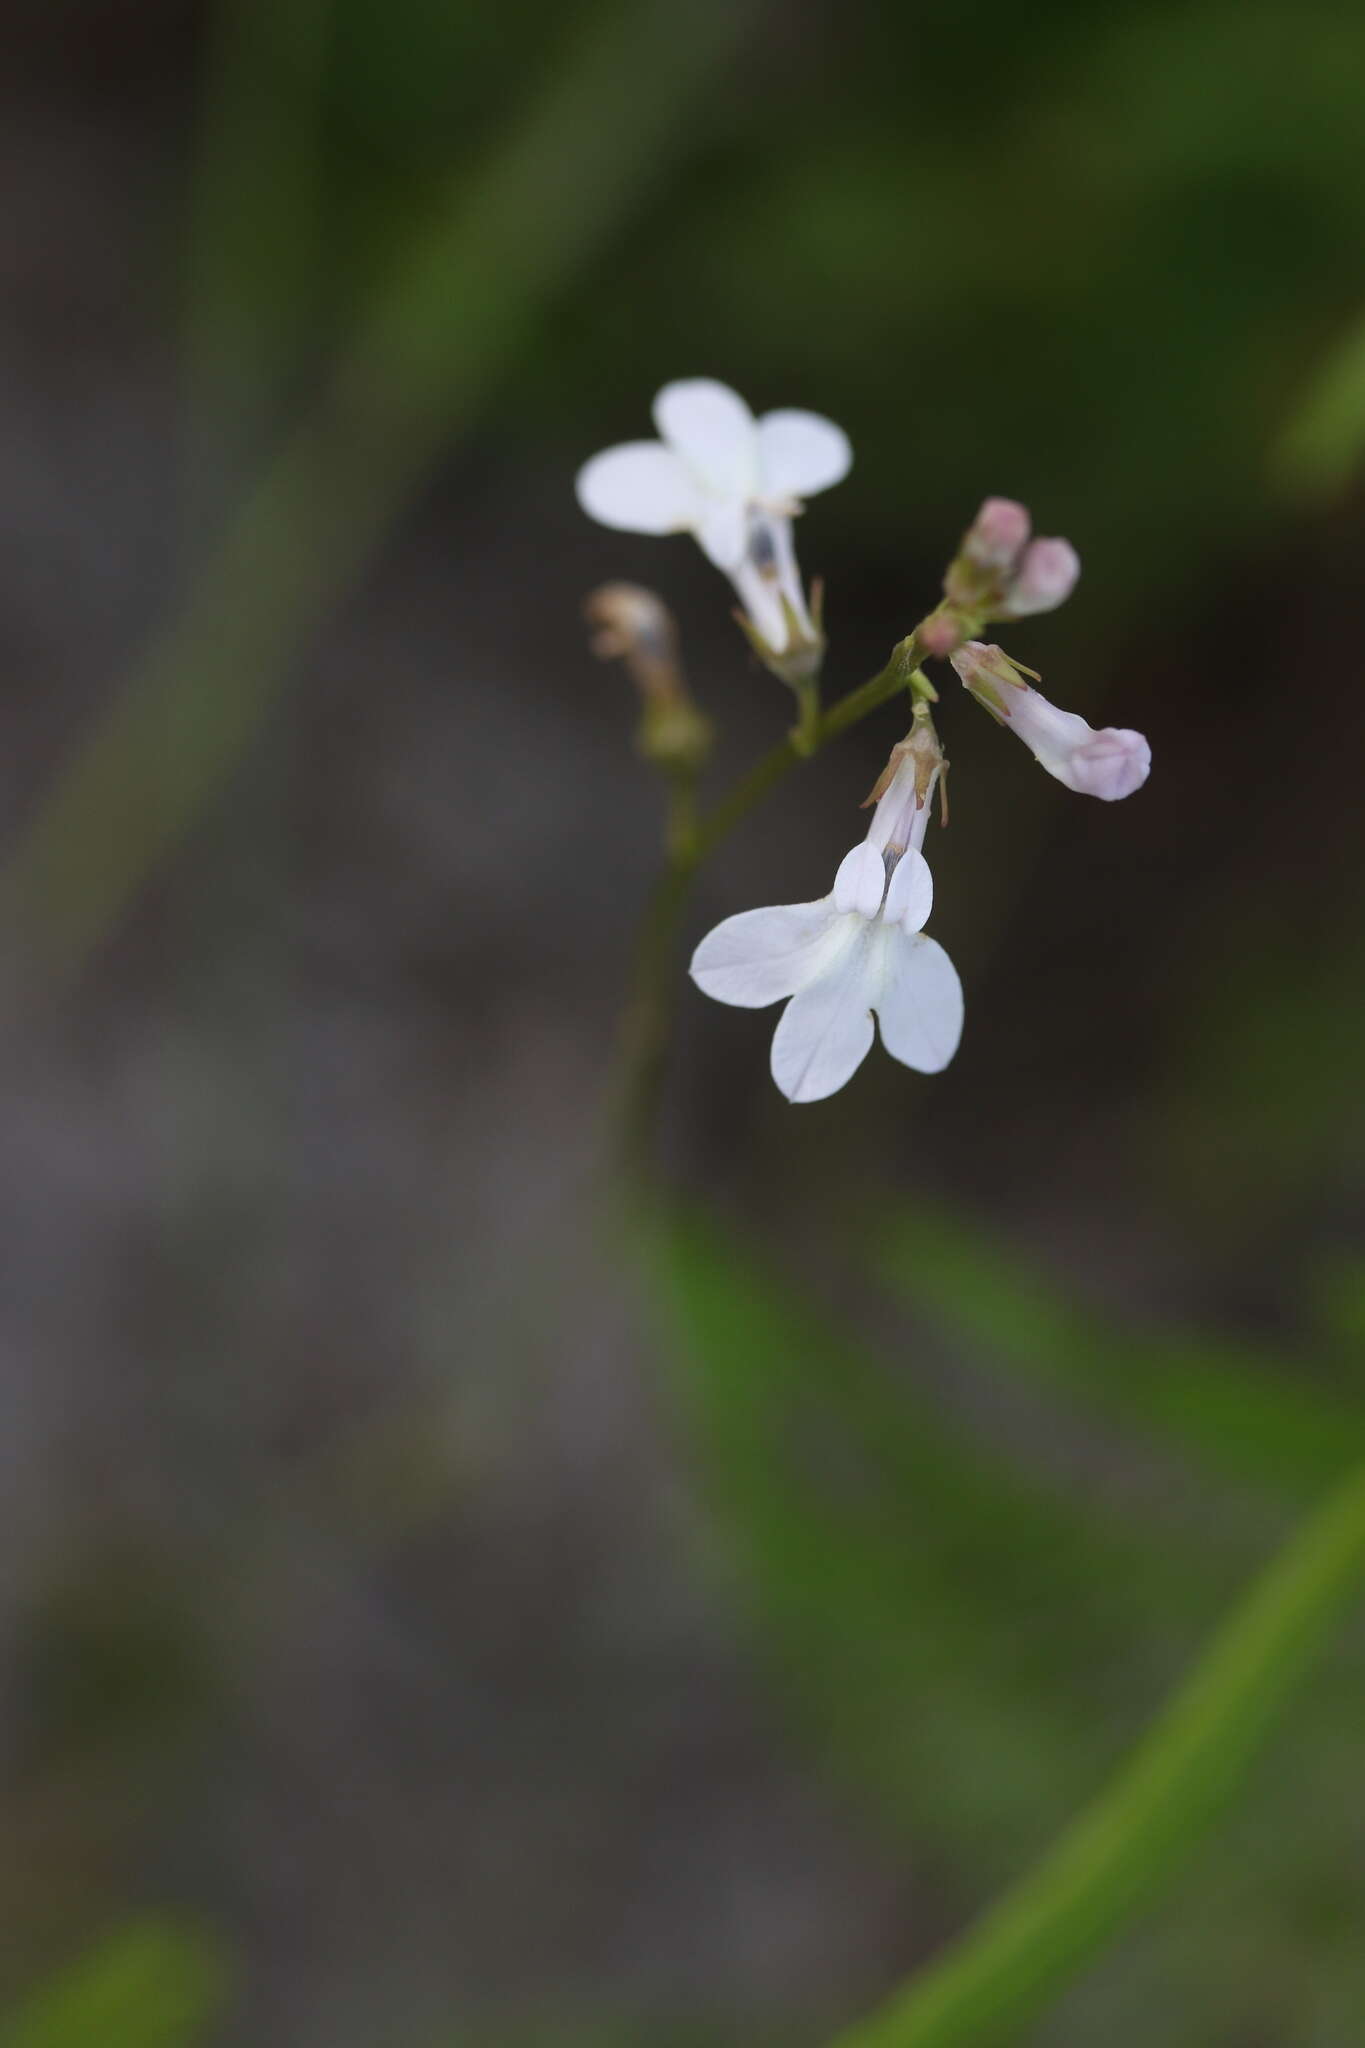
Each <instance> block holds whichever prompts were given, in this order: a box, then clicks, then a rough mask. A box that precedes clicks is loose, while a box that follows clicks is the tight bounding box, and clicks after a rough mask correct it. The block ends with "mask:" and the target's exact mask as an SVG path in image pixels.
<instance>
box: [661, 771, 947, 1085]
mask: <svg viewBox="0 0 1365 2048" xmlns="http://www.w3.org/2000/svg"><path fill="white" fill-rule="evenodd" d="M932 797H933V790H932V787H931V788H930V789H929V790H928V791H926V793H925V800H924V802H923V803H922V804H920V803H919V802H918V801H917V797H916V791H915V765H914V763H913V761H911V760H902V762H901V764H900V766H899V767H898V768H897V770H896V772H895V774H894V776H893V777H892V780H891V783H890V786H889V787H888V789H887V791H886V794H885V795H884V796H883V797H882V799H881V801H880V802H879V803H878V805H877V808H876V811H875V813H874V814H873V819H872V824H871V827H870V828H869V831H868V835H867V838H866V839H865V840H864V841H863V843H862V844H861V845H860V846H855V847H854V848H853V850H852V852H851V853H848V854H845V856H844V858H843V860H842V861H841V862H840V864H839V872H838V873H837V874H836V876H835V878H834V887H833V889H832V890H831V892H830V894H829V895H828V896H825V897H822V898H821V900H820V901H819V902H818V903H787V904H780V905H778V906H776V907H775V908H773V909H771V910H745V911H741V912H740V914H739V915H738V916H737V917H727V918H726V919H725V921H724V923H723V924H718V925H717V926H716V928H715V930H714V931H712V932H708V933H707V935H706V937H705V938H704V939H703V940H702V942H701V944H700V945H699V946H698V948H697V950H696V952H695V953H694V954H693V956H692V979H693V980H694V981H695V982H696V984H697V987H698V988H699V989H701V990H702V992H703V994H705V995H708V996H714V997H715V998H716V1000H717V1001H718V1002H722V1003H735V1004H737V1005H739V1006H740V1007H741V1008H743V1009H750V1010H757V1009H762V1008H763V1007H764V1006H765V1005H766V1004H768V1003H776V1002H779V1001H781V999H782V998H783V997H784V996H790V998H791V1001H790V1002H789V1003H788V1004H787V1007H786V1009H785V1010H784V1011H783V1012H782V1015H781V1017H780V1018H779V1019H778V1024H777V1029H776V1031H775V1032H774V1033H773V1049H772V1073H773V1079H774V1080H775V1081H776V1083H777V1085H778V1087H779V1088H780V1089H781V1090H782V1093H783V1094H784V1095H785V1096H786V1097H787V1099H788V1101H789V1102H818V1101H820V1100H821V1099H822V1098H823V1097H824V1096H826V1095H833V1094H834V1093H835V1091H836V1090H837V1089H839V1088H842V1087H843V1085H844V1083H845V1081H847V1080H848V1079H849V1077H850V1075H852V1074H853V1073H854V1072H856V1070H857V1068H858V1067H859V1066H860V1065H861V1064H862V1062H863V1060H864V1058H865V1057H866V1055H867V1052H868V1050H869V1048H870V1046H871V1044H872V1039H873V1023H872V1019H873V1014H874V1012H875V1014H876V1017H877V1021H878V1023H879V1024H880V1025H881V1034H882V1044H883V1045H884V1046H885V1047H886V1049H887V1051H888V1052H889V1053H890V1054H891V1056H892V1058H893V1059H898V1060H900V1061H902V1062H903V1064H904V1065H905V1066H907V1067H915V1068H918V1070H919V1072H920V1073H922V1074H937V1073H939V1072H941V1070H942V1069H943V1068H944V1067H946V1066H947V1064H948V1062H949V1060H950V1059H951V1058H952V1056H953V1054H954V1053H955V1052H956V1051H957V1046H958V1040H959V1039H960V1038H961V1036H962V984H961V982H960V981H959V980H958V978H957V971H956V969H955V968H954V966H953V963H952V961H951V960H950V959H949V958H948V955H947V954H946V953H945V952H944V950H943V948H942V946H940V945H939V944H938V942H937V941H936V940H934V939H927V938H925V937H924V936H923V926H924V925H925V924H926V923H927V921H928V917H929V911H930V909H931V907H932V904H933V897H934V885H933V878H932V877H931V875H930V873H929V863H928V862H927V861H926V860H925V858H924V855H923V853H922V852H921V851H920V848H921V846H922V844H923V840H924V833H925V828H926V826H927V825H928V822H929V804H930V802H931V801H932Z"/></svg>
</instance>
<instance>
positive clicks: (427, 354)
mask: <svg viewBox="0 0 1365 2048" xmlns="http://www.w3.org/2000/svg"><path fill="white" fill-rule="evenodd" d="M756 11H757V0H695V4H693V5H691V6H689V7H687V8H680V7H677V6H676V5H674V4H672V0H637V4H633V5H630V6H624V7H623V6H620V5H616V6H612V7H611V8H609V9H607V10H606V11H604V12H602V13H600V14H595V15H594V16H593V17H592V19H591V21H590V23H589V25H588V27H587V28H586V29H585V30H584V31H583V33H582V34H581V37H580V39H579V41H578V43H577V44H576V46H575V47H574V48H573V50H572V52H571V54H570V56H569V57H568V58H567V59H561V61H560V62H559V63H558V64H557V65H556V67H555V71H554V74H553V76H552V77H551V78H550V79H549V80H548V81H547V82H546V83H545V84H544V85H543V86H542V87H541V89H540V91H539V92H538V94H537V95H536V96H535V98H534V99H533V101H532V103H531V105H530V106H529V108H528V110H527V112H526V114H525V116H524V118H523V119H522V121H521V122H520V124H519V125H518V126H517V127H516V128H515V130H514V132H513V133H512V134H511V135H510V136H509V138H508V139H507V141H506V142H505V143H504V144H503V146H502V147H501V148H500V149H499V150H498V151H497V152H496V153H495V154H494V156H493V158H492V160H491V161H490V162H489V163H488V165H487V166H486V168H485V170H484V172H483V173H482V175H481V176H479V177H477V178H476V179H474V180H473V181H472V183H471V182H470V181H468V180H466V179H465V178H463V177H461V178H460V179H459V180H458V181H457V183H456V185H455V187H454V189H452V191H451V192H450V193H449V194H448V195H447V196H446V198H445V200H444V203H443V204H442V205H441V206H440V207H439V208H438V209H437V210H436V214H435V217H434V219H433V221H432V223H431V224H430V225H428V226H427V227H426V229H425V231H424V232H422V233H420V234H417V235H415V236H414V238H413V243H412V246H411V247H410V249H409V251H408V253H407V255H406V258H405V259H403V260H400V261H399V262H398V263H397V264H396V266H395V270H394V273H393V276H392V278H391V280H390V282H389V285H388V287H387V289H386V290H385V291H384V292H383V293H381V294H380V296H379V298H378V301H377V303H376V304H375V305H374V306H372V308H371V310H370V311H369V313H368V314H367V315H366V316H364V317H363V318H362V319H361V321H360V322H359V326H358V331H357V334H356V336H355V338H354V340H353V341H352V343H351V345H350V346H349V347H348V348H347V349H346V350H345V351H344V352H343V354H342V357H341V360H340V362H339V365H338V368H337V370H336V372H335V373H334V375H333V376H332V377H331V378H330V379H328V380H327V382H326V384H325V386H324V389H323V393H322V396H321V398H320V399H319V401H318V403H317V406H316V408H315V410H314V411H313V412H312V413H311V414H310V415H309V416H308V417H307V418H306V419H305V421H304V423H303V424H302V426H301V427H300V428H299V429H298V431H297V432H296V433H295V434H294V436H293V437H292V439H291V440H290V441H289V443H288V444H287V446H286V447H285V448H284V450H283V452H282V453H281V454H280V455H279V457H278V458H277V460H276V461H275V462H274V464H273V465H272V466H271V467H270V468H269V469H268V471H267V473H266V475H265V476H264V478H263V480H262V481H261V483H260V484H259V486H258V487H257V489H256V490H255V492H254V493H253V494H252V495H251V496H250V497H249V499H248V500H247V502H246V504H245V506H244V507H243V509H242V510H241V512H240V514H239V515H238V516H237V517H236V518H235V519H234V520H233V521H232V522H231V524H230V525H229V527H228V529H227V532H226V533H225V535H224V537H223V539H222V541H221V543H220V544H219V546H218V547H217V549H216V551H215V552H214V553H213V555H212V556H211V558H210V560H209V561H208V563H207V565H206V567H205V568H204V569H203V571H202V573H201V574H200V576H199V578H198V579H197V581H196V582H195V583H194V585H193V587H192V588H191V590H190V592H189V595H188V597H187V598H186V600H185V602H184V604H183V605H182V607H181V608H180V611H179V614H178V616H177V617H175V619H174V620H173V622H172V623H171V624H170V625H169V626H168V628H167V629H166V631H165V632H164V633H163V634H162V635H161V637H160V639H159V640H158V641H157V642H156V643H155V644H154V645H153V647H152V649H151V650H150V652H149V654H148V656H147V658H146V660H145V662H144V664H143V666H142V668H141V669H140V670H139V671H138V672H137V673H136V674H135V675H134V677H133V678H132V680H131V681H130V682H129V683H128V685H127V686H126V687H125V688H124V689H123V690H122V691H121V692H120V694H119V695H118V696H117V697H116V699H115V701H114V702H113V704H112V705H111V706H110V709H109V711H108V712H107V714H106V715H105V717H104V719H103V721H102V723H101V724H100V725H99V726H98V727H97V728H96V730H95V731H94V732H93V733H92V734H91V736H90V737H89V739H88V740H87V741H86V742H85V744H84V746H83V747H82V748H81V749H80V751H79V752H78V753H77V755H76V758H75V759H74V761H73V762H72V763H71V765H70V766H69V767H68V768H67V770H66V771H65V773H64V774H63V775H62V777H61V778H60V780H59V782H58V784H57V786H56V788H55V789H54V790H53V791H52V793H51V794H50V795H49V796H48V798H47V799H46V801H45V802H43V803H42V804H41V806H40V808H39V809H38V811H37V813H36V815H35V817H34V818H33V820H32V823H31V824H30V826H29V828H28V830H27V832H26V833H25V834H24V835H23V837H22V838H21V839H20V841H19V844H18V845H17V847H16V848H15V851H14V853H13V855H12V857H11V861H10V864H9V869H8V873H7V875H6V876H5V877H4V884H3V887H4V895H5V899H6V910H7V912H8V914H10V915H12V916H13V917H14V918H15V919H16V921H17V922H19V923H20V924H21V926H22V927H23V928H24V930H25V936H26V938H27V940H28V942H29V946H30V949H31V951H30V958H31V962H32V964H33V966H34V967H35V968H36V967H42V968H45V969H46V971H47V973H48V974H49V975H52V976H55V977H60V976H61V975H63V974H65V973H68V972H70V971H71V970H73V969H74V968H75V967H76V966H78V965H79V963H80V961H81V959H82V958H83V957H84V956H85V955H86V954H87V953H88V952H89V950H90V948H91V947H92V946H93V945H95V944H96V943H97V942H98V940H99V938H100V937H101V935H102V934H103V933H104V932H106V931H107V930H108V929H109V927H110V926H111V924H112V923H113V922H114V921H115V920H116V919H117V918H118V916H119V915H120V913H121V912H122V911H123V910H124V909H125V907H126V906H127V904H128V902H129V900H130V898H131V897H132V896H133V894H134V893H135V891H136V890H137V889H138V887H139V886H140V884H141V883H142V882H143V880H144V879H145V878H146V876H147V874H148V872H149V870H150V869H151V868H152V866H153V864H154V863H155V862H156V861H157V860H158V859H159V858H160V856H161V855H162V854H163V853H164V852H165V851H166V849H167V848H168V847H169V846H170V845H171V844H172V843H173V842H174V840H175V839H176V838H177V836H178V835H179V834H180V833H181V832H183V831H184V829H185V828H186V827H187V826H188V824H189V823H190V821H191V819H192V818H193V817H194V816H195V815H196V813H197V812H198V811H199V810H200V809H201V808H202V806H203V805H204V804H205V803H206V802H207V801H208V800H209V799H210V797H211V796H212V794H213V792H214V790H215V789H216V788H217V787H218V786H219V784H220V783H221V782H222V780H223V778H224V777H225V776H226V775H227V774H228V772H229V771H230V770H231V769H232V767H233V766H234V765H235V763H236V762H237V761H238V760H239V759H240V757H241V755H242V753H243V751H244V749H245V748H246V746H247V744H248V743H249V741H250V740H251V738H252V736H253V734H254V733H255V732H256V731H257V730H258V728H259V726H260V724H261V721H262V719H263V717H264V715H265V713H266V710H267V708H268V706H269V704H270V702H271V700H272V699H273V697H274V696H275V695H276V693H277V692H278V690H279V689H280V687H281V685H282V683H283V682H284V680H285V678H286V675H287V673H288V670H289V667H290V664H291V663H292V662H293V661H294V660H295V659H296V658H297V656H298V655H299V653H300V651H301V649H302V648H303V646H304V644H305V643H306V641H307V639H308V636H309V635H310V634H311V633H312V632H313V631H314V630H315V629H316V628H317V627H318V625H319V624H320V623H321V621H322V620H323V618H324V617H325V616H326V613H327V611H328V609H329V608H330V606H331V605H332V604H333V603H334V602H335V601H336V600H337V598H338V596H339V595H340V594H341V592H342V590H343V589H344V587H345V584H346V582H347V580H348V578H349V577H351V576H352V575H353V574H355V572H356V571H357V569H358V568H359V566H360V565H361V563H362V561H363V560H364V557H365V555H366V553H367V551H368V550H369V549H370V547H371V546H372V545H373V544H374V542H375V541H376V540H377V539H378V537H379V536H380V535H381V534H382V533H383V531H384V530H385V528H386V527H387V526H388V525H389V523H390V522H391V520H392V519H393V517H394V516H395V514H396V513H397V511H398V510H399V509H400V508H401V506H402V505H403V504H404V502H405V501H406V499H407V498H408V497H409V495H410V494H411V493H412V491H413V490H414V489H415V488H416V487H417V485H418V484H419V483H420V482H421V480H422V479H423V478H424V477H425V476H426V475H427V474H428V472H429V471H430V470H431V469H432V468H433V467H434V466H435V464H436V463H437V461H438V460H439V458H440V457H441V455H442V453H443V452H444V449H445V446H446V444H447V442H448V440H449V437H450V436H451V434H452V433H453V432H454V430H455V429H456V428H457V427H459V426H461V425H462V424H464V423H466V422H467V421H468V420H470V419H471V418H472V417H473V416H474V414H475V411H476V409H477V406H478V404H479V402H480V400H481V399H482V398H483V396H484V394H485V392H486V391H487V390H488V388H489V387H490V386H491V385H492V384H493V383H494V382H495V380H496V379H497V378H498V377H499V376H501V375H503V374H505V372H506V368H507V365H508V361H509V359H510V357H511V356H512V354H513V352H514V351H515V349H516V348H517V347H518V345H519V344H520V343H521V342H522V341H523V340H524V338H525V336H526V334H527V332H528V330H529V327H530V324H531V322H532V320H533V318H534V316H535V315H536V314H537V312H538V311H539V310H540V309H541V307H542V306H543V305H545V303H546V302H547V301H548V300H549V299H550V297H551V296H552V295H553V293H554V292H555V291H556V289H558V288H559V287H561V286H562V285H563V284H564V282H565V281H566V280H567V279H568V278H569V277H570V276H571V275H572V274H573V273H574V271H575V270H576V269H577V268H578V267H579V266H580V265H582V264H583V263H584V262H585V261H586V260H588V259H589V258H590V257H591V256H592V255H594V254H595V253H596V252H598V251H599V250H600V249H601V248H602V247H603V246H604V245H605V244H606V243H607V242H608V241H609V239H610V237H611V236H612V235H613V234H614V233H616V232H617V231H618V230H619V229H620V227H621V226H622V224H623V223H624V222H625V221H626V220H627V219H628V218H631V217H633V216H634V215H636V214H638V212H639V210H640V208H641V205H642V203H643V201H644V199H645V198H646V196H647V195H648V194H649V192H650V190H651V189H652V185H653V183H654V181H655V180H657V179H658V178H659V176H660V175H661V173H662V170H663V168H664V167H665V166H666V165H667V164H668V163H669V162H670V161H671V159H672V158H673V157H675V156H676V155H678V154H679V153H681V152H682V151H683V150H684V149H685V148H686V147H687V146H688V145H689V143H690V142H691V141H692V139H693V138H694V137H695V135H696V134H697V132H698V130H699V127H700V126H701V121H700V111H699V110H700V103H701V100H702V97H703V93H704V90H705V88H706V87H707V86H708V85H711V84H713V83H714V80H715V77H716V74H717V73H718V71H720V70H721V69H722V67H723V66H724V64H725V63H726V62H727V60H728V59H729V57H730V56H731V54H732V53H733V51H734V50H735V48H736V47H737V45H738V43H739V41H740V39H741V37H742V35H743V33H744V30H745V29H746V28H747V26H748V24H749V22H750V21H751V20H752V19H753V17H754V14H755V13H756ZM570 163H571V164H572V165H573V173H574V174H573V176H572V177H569V176H566V175H565V166H566V165H567V164H570Z"/></svg>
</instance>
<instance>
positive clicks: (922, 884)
mask: <svg viewBox="0 0 1365 2048" xmlns="http://www.w3.org/2000/svg"><path fill="white" fill-rule="evenodd" d="M933 907H934V878H933V876H932V875H931V874H930V872H929V863H928V861H927V860H926V859H925V858H924V855H923V854H922V853H921V852H920V851H919V848H918V847H915V846H911V847H908V848H907V849H906V851H905V852H904V853H903V854H902V855H901V857H900V859H899V860H898V861H897V862H896V865H895V867H894V868H893V869H892V870H891V885H890V887H889V888H888V889H887V892H886V909H885V911H884V912H883V915H884V917H885V919H886V922H887V923H888V924H898V925H899V926H900V927H901V929H902V931H905V932H921V931H923V930H924V927H925V925H927V924H928V922H929V913H930V911H931V910H932V909H933Z"/></svg>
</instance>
